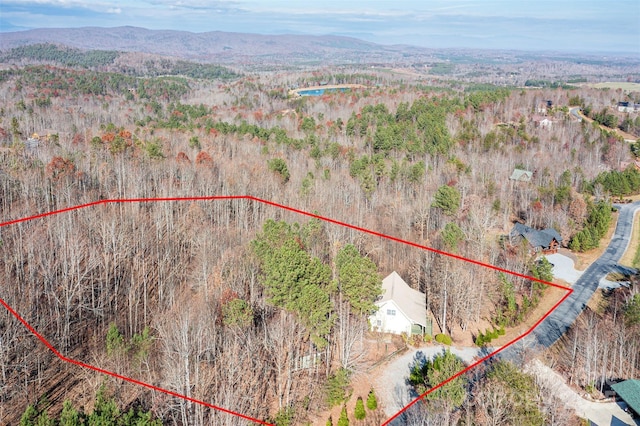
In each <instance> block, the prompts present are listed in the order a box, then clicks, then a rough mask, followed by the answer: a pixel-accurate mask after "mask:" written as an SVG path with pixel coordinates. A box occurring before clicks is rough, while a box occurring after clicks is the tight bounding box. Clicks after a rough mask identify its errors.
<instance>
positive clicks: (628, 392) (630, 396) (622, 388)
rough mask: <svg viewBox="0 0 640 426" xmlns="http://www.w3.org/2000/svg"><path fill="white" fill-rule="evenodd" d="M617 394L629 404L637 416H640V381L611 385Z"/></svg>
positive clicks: (633, 380)
mask: <svg viewBox="0 0 640 426" xmlns="http://www.w3.org/2000/svg"><path fill="white" fill-rule="evenodd" d="M611 389H613V390H614V391H615V392H616V394H617V395H618V396H619V397H620V399H622V400H623V401H624V402H626V403H627V405H628V406H629V408H630V409H632V410H633V411H634V412H635V414H636V416H640V380H638V379H632V380H625V381H624V382H620V383H616V384H615V385H611Z"/></svg>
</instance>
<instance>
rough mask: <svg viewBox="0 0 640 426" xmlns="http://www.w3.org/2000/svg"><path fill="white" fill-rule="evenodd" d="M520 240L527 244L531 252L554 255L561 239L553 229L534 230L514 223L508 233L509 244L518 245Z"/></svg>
mask: <svg viewBox="0 0 640 426" xmlns="http://www.w3.org/2000/svg"><path fill="white" fill-rule="evenodd" d="M522 239H524V240H526V241H527V243H529V246H530V248H531V251H532V252H534V253H538V252H543V253H544V254H551V253H556V252H557V251H558V247H560V244H562V237H561V236H560V234H558V231H556V230H555V229H553V228H547V229H542V230H538V229H534V228H531V227H529V226H526V225H523V224H521V223H516V224H515V225H514V226H513V229H512V230H511V232H510V233H509V240H510V242H511V244H518V243H519V241H521V240H522Z"/></svg>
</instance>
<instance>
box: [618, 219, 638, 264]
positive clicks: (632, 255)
mask: <svg viewBox="0 0 640 426" xmlns="http://www.w3.org/2000/svg"><path fill="white" fill-rule="evenodd" d="M619 263H620V264H621V265H624V266H630V267H632V268H640V216H638V213H636V214H635V216H634V217H633V231H631V240H630V241H629V247H627V251H625V252H624V254H623V255H622V258H620V262H619Z"/></svg>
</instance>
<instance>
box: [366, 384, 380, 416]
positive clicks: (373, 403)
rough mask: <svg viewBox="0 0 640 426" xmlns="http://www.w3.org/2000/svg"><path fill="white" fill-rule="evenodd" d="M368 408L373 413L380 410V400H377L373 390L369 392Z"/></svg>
mask: <svg viewBox="0 0 640 426" xmlns="http://www.w3.org/2000/svg"><path fill="white" fill-rule="evenodd" d="M367 408H368V409H369V410H371V411H373V410H375V409H376V408H378V399H377V398H376V394H375V393H374V392H373V389H371V390H370V391H369V395H368V396H367Z"/></svg>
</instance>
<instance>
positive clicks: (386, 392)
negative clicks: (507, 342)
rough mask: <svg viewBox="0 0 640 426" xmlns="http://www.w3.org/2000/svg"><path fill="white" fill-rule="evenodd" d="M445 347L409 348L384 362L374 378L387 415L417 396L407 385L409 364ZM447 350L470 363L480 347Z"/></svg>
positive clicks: (430, 355) (436, 352)
mask: <svg viewBox="0 0 640 426" xmlns="http://www.w3.org/2000/svg"><path fill="white" fill-rule="evenodd" d="M445 348H446V347H445V346H440V345H434V346H425V347H422V348H419V349H410V350H408V351H407V352H405V353H403V354H402V355H401V356H399V357H398V358H396V359H394V360H392V361H391V362H389V363H388V364H385V366H384V370H383V371H382V372H381V374H380V375H379V376H378V378H377V379H376V393H377V394H378V398H379V399H380V401H381V402H382V404H383V407H384V412H385V414H386V415H387V416H388V417H391V416H393V415H394V414H396V413H397V412H398V411H400V410H401V409H402V407H404V406H406V405H407V404H408V403H409V402H411V401H412V400H413V399H415V398H416V397H417V395H413V394H412V393H411V388H410V387H409V385H407V378H408V377H409V368H410V366H411V365H413V363H415V362H416V360H420V361H424V360H425V359H431V358H433V357H434V356H435V355H436V354H439V353H442V351H444V350H445ZM449 350H450V351H451V353H453V354H454V355H457V356H459V357H460V358H461V359H462V360H463V361H464V362H465V363H466V364H471V363H472V362H473V361H474V358H476V357H478V356H479V354H480V351H481V350H482V349H480V348H456V347H449ZM485 350H486V349H485ZM490 350H492V349H490Z"/></svg>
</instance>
